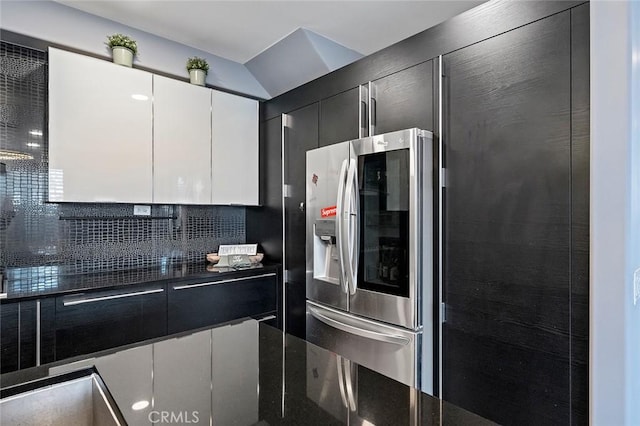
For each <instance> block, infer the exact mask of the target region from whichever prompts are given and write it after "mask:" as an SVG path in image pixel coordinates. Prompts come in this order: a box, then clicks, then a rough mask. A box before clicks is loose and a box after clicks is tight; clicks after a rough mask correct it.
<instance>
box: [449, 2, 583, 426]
mask: <svg viewBox="0 0 640 426" xmlns="http://www.w3.org/2000/svg"><path fill="white" fill-rule="evenodd" d="M570 40H571V38H570V13H569V12H565V13H561V14H557V15H554V16H552V17H549V18H547V19H544V20H541V21H537V22H534V23H532V24H529V25H526V26H524V27H521V28H519V29H516V30H513V31H510V32H508V33H505V34H502V35H499V36H496V37H493V38H491V39H488V40H486V41H483V42H480V43H477V44H474V45H472V46H469V47H466V48H464V49H461V50H458V51H456V52H454V53H451V54H449V55H446V56H445V57H444V74H445V77H444V96H445V105H444V117H445V120H446V127H445V133H444V144H445V148H444V149H445V159H446V169H447V175H446V176H447V179H446V189H445V209H444V210H445V253H444V258H445V261H444V299H445V303H446V322H445V323H444V325H443V348H442V349H443V398H444V399H445V400H447V401H449V402H452V403H453V404H456V405H459V406H460V407H462V408H465V409H468V410H470V411H472V412H474V413H478V414H480V415H481V416H483V417H486V418H489V419H491V420H494V421H497V422H498V423H501V424H518V425H524V424H535V425H539V424H568V423H569V420H570V419H569V414H570V363H569V355H570V345H569V331H570V328H569V326H570V319H571V311H570V298H569V294H570V279H571V277H570V266H571V262H570V260H571V259H570V243H571V216H570V214H571V185H572V182H571V167H572V163H571V155H570V154H571V146H570V144H571V116H570V111H571V92H570V88H571V85H570V77H571V63H570V59H571V55H570V53H571V49H570Z"/></svg>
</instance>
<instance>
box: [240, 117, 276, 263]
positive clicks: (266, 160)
mask: <svg viewBox="0 0 640 426" xmlns="http://www.w3.org/2000/svg"><path fill="white" fill-rule="evenodd" d="M259 176H260V204H261V206H260V207H247V208H246V212H245V215H246V231H245V232H246V236H247V242H248V243H255V242H259V243H260V245H261V246H262V250H263V251H264V253H266V255H267V256H268V258H267V260H269V261H272V262H282V237H283V236H282V117H280V116H279V117H276V118H274V119H271V120H267V121H263V122H261V123H260V174H259Z"/></svg>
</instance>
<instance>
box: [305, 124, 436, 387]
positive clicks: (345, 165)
mask: <svg viewBox="0 0 640 426" xmlns="http://www.w3.org/2000/svg"><path fill="white" fill-rule="evenodd" d="M432 164H433V163H432V134H431V133H430V132H428V131H424V130H419V129H415V128H414V129H407V130H402V131H397V132H392V133H386V134H381V135H375V136H370V137H366V138H362V139H357V140H352V141H347V142H342V143H338V144H335V145H331V146H327V147H323V148H319V149H315V150H312V151H308V152H307V164H306V166H307V167H306V171H307V175H306V180H307V182H306V206H307V208H306V218H307V223H306V225H307V226H306V229H307V238H306V244H307V247H306V249H307V265H306V287H307V288H306V292H307V307H306V331H307V340H309V341H310V342H312V343H315V344H317V345H318V346H321V347H324V348H327V349H329V350H331V351H333V352H336V353H337V354H340V355H342V356H344V357H346V358H348V359H350V360H352V361H355V362H357V363H358V364H360V365H363V366H365V367H368V368H371V369H372V370H374V371H377V372H380V373H382V374H385V375H387V376H389V377H392V378H394V379H396V380H398V381H400V382H402V383H404V384H407V385H410V386H414V387H417V388H420V389H422V390H423V391H425V392H428V393H433V267H432V264H433V256H432V253H433V251H432V249H433V238H432V231H433V202H432V194H433V188H432V182H433V179H432V173H433V166H432Z"/></svg>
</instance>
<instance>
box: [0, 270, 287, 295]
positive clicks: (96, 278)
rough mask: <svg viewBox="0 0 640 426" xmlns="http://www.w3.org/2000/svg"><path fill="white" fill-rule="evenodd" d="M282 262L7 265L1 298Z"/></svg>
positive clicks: (185, 278)
mask: <svg viewBox="0 0 640 426" xmlns="http://www.w3.org/2000/svg"><path fill="white" fill-rule="evenodd" d="M278 266H280V265H279V264H276V263H264V264H259V265H255V266H252V267H248V268H242V269H231V268H214V267H212V265H209V264H208V263H207V262H206V261H203V262H202V263H180V264H166V265H162V264H159V265H158V266H156V267H152V268H143V269H131V270H123V271H113V272H99V273H91V274H69V273H68V269H69V268H66V267H64V266H34V267H24V268H7V269H6V270H5V280H6V281H5V284H6V293H7V297H6V298H3V299H0V301H16V300H23V299H30V298H37V297H43V296H52V295H58V294H66V293H74V292H82V291H87V290H97V289H112V288H116V287H121V286H127V285H134V284H157V283H162V282H171V283H176V282H185V283H188V282H198V281H206V280H209V279H222V278H221V277H235V276H246V275H252V274H256V273H259V271H264V272H273V271H275V270H277V268H278Z"/></svg>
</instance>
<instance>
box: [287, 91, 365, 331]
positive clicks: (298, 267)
mask: <svg viewBox="0 0 640 426" xmlns="http://www.w3.org/2000/svg"><path fill="white" fill-rule="evenodd" d="M287 115H288V118H287V120H288V122H287V126H286V129H285V138H284V141H285V145H284V146H285V176H284V178H285V181H284V183H285V184H286V185H287V188H288V194H287V195H288V197H287V198H285V269H286V270H287V272H286V273H285V291H286V296H285V299H286V301H287V306H286V313H285V319H286V331H287V332H288V333H291V334H293V335H295V336H298V337H302V338H304V335H305V323H306V322H305V312H306V310H305V298H306V282H305V281H306V250H305V248H306V229H307V228H306V215H305V206H304V204H303V203H304V202H305V200H306V194H305V191H306V179H310V177H309V176H307V173H306V155H307V151H309V150H311V149H315V148H318V103H317V102H316V103H314V104H311V105H309V106H307V107H304V108H300V109H297V110H295V111H292V112H290V113H288V114H287ZM356 123H357V121H356ZM356 125H357V124H356Z"/></svg>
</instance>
